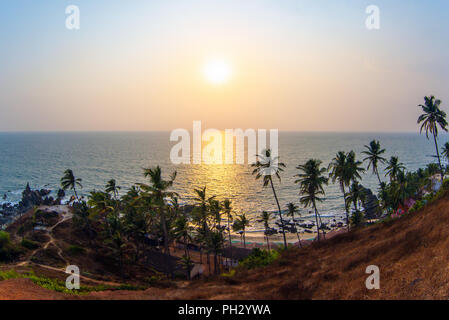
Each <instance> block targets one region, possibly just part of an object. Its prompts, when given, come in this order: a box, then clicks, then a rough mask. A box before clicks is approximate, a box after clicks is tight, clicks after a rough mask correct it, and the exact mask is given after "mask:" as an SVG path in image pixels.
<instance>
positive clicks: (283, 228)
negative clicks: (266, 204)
mask: <svg viewBox="0 0 449 320" xmlns="http://www.w3.org/2000/svg"><path fill="white" fill-rule="evenodd" d="M270 184H271V189H272V190H273V194H274V198H275V199H276V204H277V206H278V210H279V217H280V218H281V225H282V235H283V236H284V247H285V249H287V239H286V238H285V227H284V219H282V212H281V206H280V205H279V200H278V197H277V195H276V191H275V190H274V185H273V180H272V179H271V178H270Z"/></svg>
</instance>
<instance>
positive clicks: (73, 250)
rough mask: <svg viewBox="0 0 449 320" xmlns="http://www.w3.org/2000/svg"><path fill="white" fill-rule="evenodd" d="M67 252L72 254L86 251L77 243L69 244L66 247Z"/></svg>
mask: <svg viewBox="0 0 449 320" xmlns="http://www.w3.org/2000/svg"><path fill="white" fill-rule="evenodd" d="M67 252H68V253H69V254H72V255H78V254H82V253H84V252H86V249H84V248H83V247H80V246H77V245H71V246H69V247H68V248H67Z"/></svg>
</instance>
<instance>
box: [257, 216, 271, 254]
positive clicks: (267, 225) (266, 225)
mask: <svg viewBox="0 0 449 320" xmlns="http://www.w3.org/2000/svg"><path fill="white" fill-rule="evenodd" d="M271 218H272V214H271V213H269V212H267V211H262V214H261V216H260V219H259V220H257V222H263V226H264V228H265V232H264V234H265V239H266V240H267V248H268V250H270V240H269V238H268V237H269V235H270V220H271Z"/></svg>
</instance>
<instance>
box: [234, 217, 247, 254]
mask: <svg viewBox="0 0 449 320" xmlns="http://www.w3.org/2000/svg"><path fill="white" fill-rule="evenodd" d="M250 226H251V224H250V220H249V219H248V218H247V217H246V214H244V213H242V214H239V215H237V219H235V222H234V225H233V226H232V227H233V228H234V231H237V232H238V231H241V232H242V238H243V247H244V248H246V228H247V227H250Z"/></svg>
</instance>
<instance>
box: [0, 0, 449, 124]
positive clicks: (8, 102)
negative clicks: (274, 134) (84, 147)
mask: <svg viewBox="0 0 449 320" xmlns="http://www.w3.org/2000/svg"><path fill="white" fill-rule="evenodd" d="M71 4H73V5H78V6H79V9H80V13H81V16H80V17H81V20H80V22H81V24H80V27H81V28H80V30H77V31H73V30H72V31H70V30H68V29H66V27H65V19H66V14H65V8H66V6H68V5H71ZM370 4H375V5H377V6H378V7H379V8H380V19H381V21H380V30H371V31H370V30H368V29H367V28H366V27H365V19H366V17H367V14H366V13H365V9H366V7H367V6H368V5H370ZM448 16H449V2H448V1H447V0H441V1H413V0H407V1H405V0H403V1H400V0H396V1H391V0H388V1H380V0H371V1H351V0H344V1H343V0H326V1H320V0H313V1H312V0H309V1H300V0H292V1H287V0H221V1H215V0H203V1H194V0H190V1H187V0H186V1H181V0H169V1H166V0H158V1H141V0H126V1H118V0H117V1H116V0H105V1H100V0H72V1H54V0H48V1H47V0H40V1H35V0H29V1H25V0H14V1H8V2H6V1H2V2H1V4H0V44H1V50H0V131H15V130H37V131H41V130H75V131H77V130H139V131H140V130H171V129H174V128H178V127H181V128H186V129H189V128H191V127H192V120H202V122H203V127H207V128H220V129H223V128H239V127H240V128H244V129H245V128H267V129H269V128H278V129H280V130H295V131H416V130H417V125H416V118H417V116H418V114H419V109H418V107H417V104H419V103H422V101H423V97H424V95H429V94H434V95H436V96H437V97H439V98H440V99H442V100H443V104H442V108H443V109H444V110H446V111H449V19H447V17H448ZM211 60H219V61H224V62H225V63H226V65H227V66H228V68H229V70H228V71H230V73H231V75H230V78H229V80H228V81H227V82H225V83H223V84H221V85H215V84H213V83H211V82H210V81H208V80H207V79H205V78H204V74H203V71H204V70H203V69H204V66H205V65H207V63H208V61H211Z"/></svg>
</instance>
